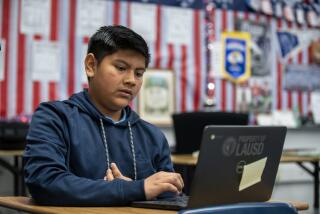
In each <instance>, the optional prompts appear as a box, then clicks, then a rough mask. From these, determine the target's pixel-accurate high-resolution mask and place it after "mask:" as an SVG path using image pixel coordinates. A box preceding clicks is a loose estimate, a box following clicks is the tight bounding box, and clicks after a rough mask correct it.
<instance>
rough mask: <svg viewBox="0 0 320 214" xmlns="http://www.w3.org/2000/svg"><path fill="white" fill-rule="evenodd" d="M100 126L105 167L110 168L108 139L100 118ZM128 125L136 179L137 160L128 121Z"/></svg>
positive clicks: (135, 177) (135, 178)
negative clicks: (104, 153)
mask: <svg viewBox="0 0 320 214" xmlns="http://www.w3.org/2000/svg"><path fill="white" fill-rule="evenodd" d="M100 126H101V129H102V136H103V142H104V145H105V150H106V151H105V152H106V156H107V168H108V169H110V159H109V149H108V141H107V137H106V133H105V129H104V125H103V121H102V119H101V118H100ZM128 127H129V135H130V147H131V152H132V157H133V170H134V180H137V162H136V154H135V149H134V143H133V134H132V129H131V123H130V122H129V121H128Z"/></svg>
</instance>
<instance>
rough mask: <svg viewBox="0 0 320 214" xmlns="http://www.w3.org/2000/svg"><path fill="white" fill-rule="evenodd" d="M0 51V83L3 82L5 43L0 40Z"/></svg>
mask: <svg viewBox="0 0 320 214" xmlns="http://www.w3.org/2000/svg"><path fill="white" fill-rule="evenodd" d="M0 44H1V51H0V81H2V80H4V62H5V60H4V56H5V48H6V46H5V42H4V40H0Z"/></svg>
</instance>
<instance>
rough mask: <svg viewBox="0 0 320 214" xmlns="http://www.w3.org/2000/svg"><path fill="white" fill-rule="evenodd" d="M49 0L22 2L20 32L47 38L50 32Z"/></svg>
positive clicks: (23, 0)
mask: <svg viewBox="0 0 320 214" xmlns="http://www.w3.org/2000/svg"><path fill="white" fill-rule="evenodd" d="M50 18H51V0H22V5H21V32H22V33H25V34H32V35H33V34H40V35H44V36H48V35H49V32H50Z"/></svg>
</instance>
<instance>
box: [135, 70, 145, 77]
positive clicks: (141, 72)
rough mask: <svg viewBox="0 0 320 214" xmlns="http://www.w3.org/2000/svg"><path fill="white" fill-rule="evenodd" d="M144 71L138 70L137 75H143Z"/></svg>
mask: <svg viewBox="0 0 320 214" xmlns="http://www.w3.org/2000/svg"><path fill="white" fill-rule="evenodd" d="M143 74H144V71H137V72H136V76H137V77H143Z"/></svg>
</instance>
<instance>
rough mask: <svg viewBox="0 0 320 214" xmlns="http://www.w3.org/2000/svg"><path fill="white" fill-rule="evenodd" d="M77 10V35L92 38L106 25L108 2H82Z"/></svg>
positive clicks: (81, 0) (96, 0)
mask: <svg viewBox="0 0 320 214" xmlns="http://www.w3.org/2000/svg"><path fill="white" fill-rule="evenodd" d="M77 9H78V11H79V12H78V14H77V35H79V36H91V35H92V34H93V33H95V32H96V31H97V30H98V28H99V27H101V26H104V25H106V17H107V15H106V13H107V5H106V1H102V0H80V1H79V2H78V6H77Z"/></svg>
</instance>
